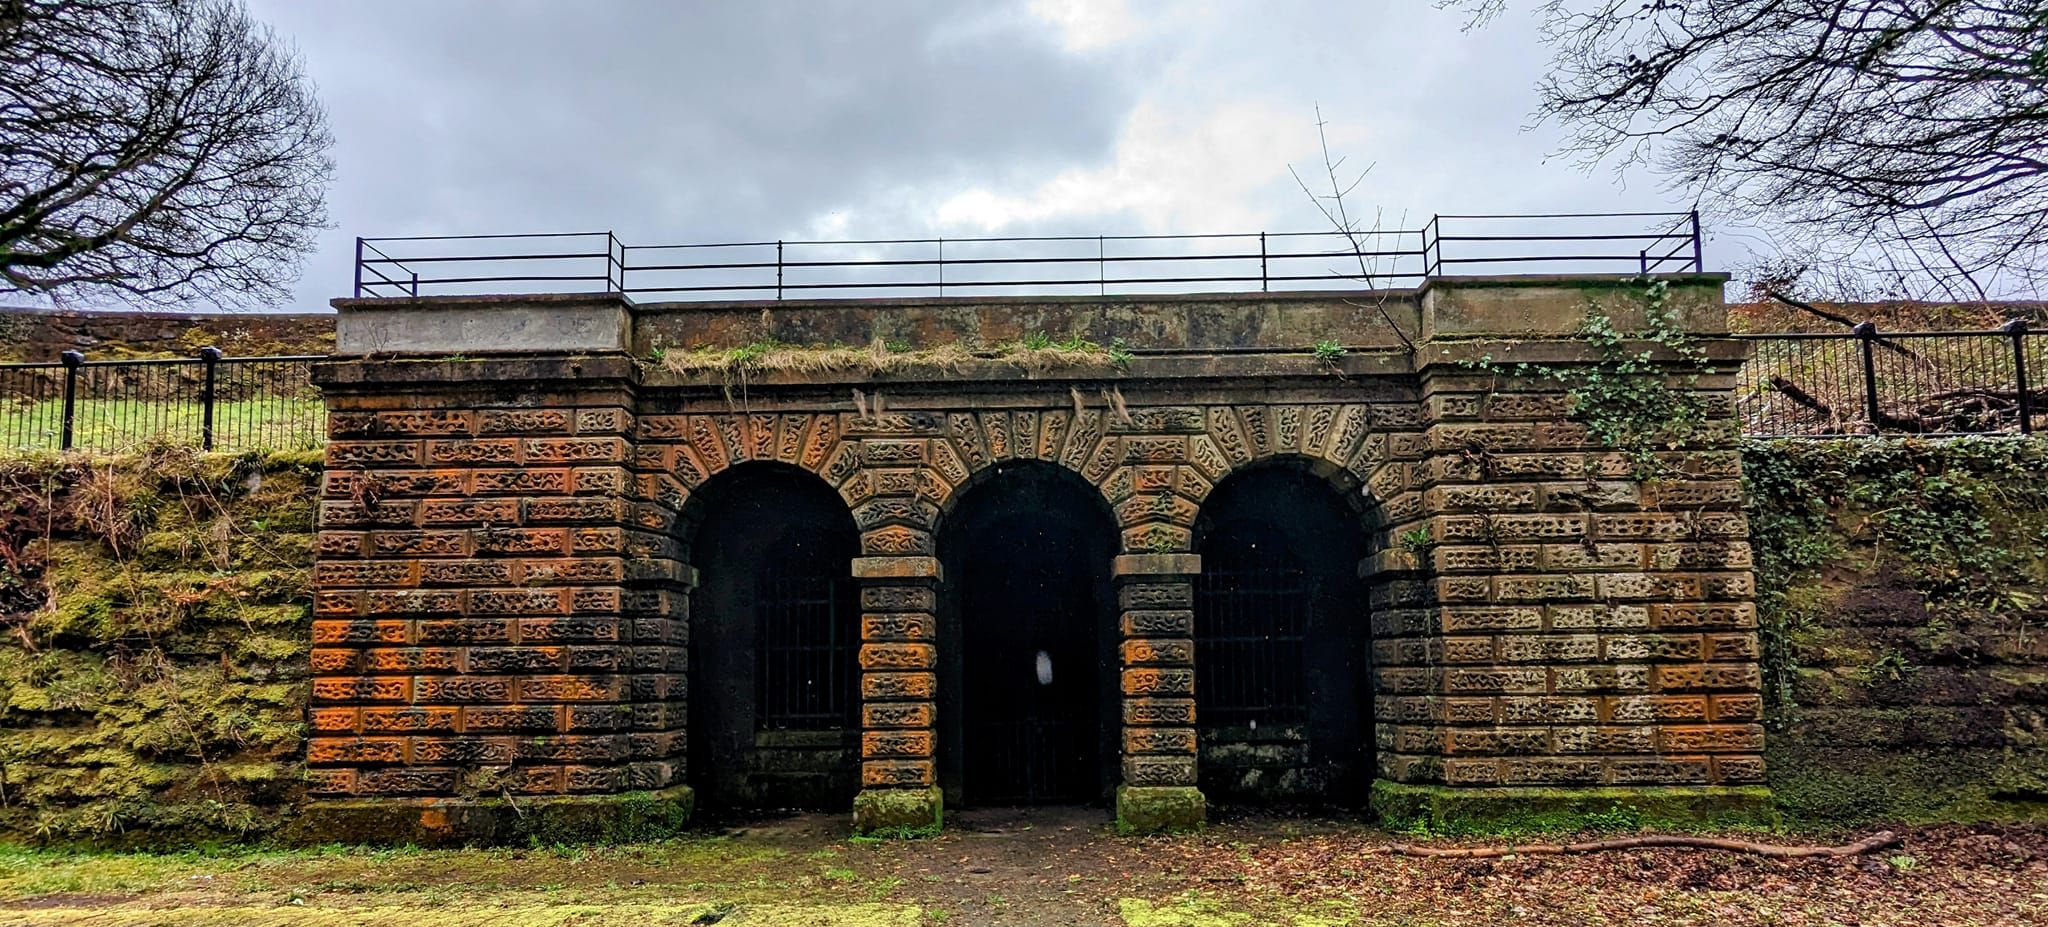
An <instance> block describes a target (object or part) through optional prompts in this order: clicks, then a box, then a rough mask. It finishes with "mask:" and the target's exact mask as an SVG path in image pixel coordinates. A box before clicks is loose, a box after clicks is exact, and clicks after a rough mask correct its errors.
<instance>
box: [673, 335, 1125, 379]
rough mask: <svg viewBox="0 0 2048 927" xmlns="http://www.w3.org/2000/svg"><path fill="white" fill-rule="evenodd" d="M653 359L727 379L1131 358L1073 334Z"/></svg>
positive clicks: (1073, 364) (772, 344)
mask: <svg viewBox="0 0 2048 927" xmlns="http://www.w3.org/2000/svg"><path fill="white" fill-rule="evenodd" d="M656 360H657V361H658V362H659V363H660V364H661V365H662V366H663V367H666V368H667V369H669V370H671V371H674V372H676V373H718V374H722V375H725V376H727V377H733V376H746V375H749V374H755V373H769V372H781V371H788V372H795V373H845V372H855V373H866V374H885V373H896V372H900V371H905V370H913V369H931V368H938V369H942V370H956V371H957V370H959V369H960V368H961V367H962V366H963V365H965V364H968V363H971V362H973V361H988V360H993V361H1005V362H1008V363H1011V364H1014V365H1016V366H1017V367H1019V368H1022V369H1024V370H1026V371H1030V372H1032V373H1040V372H1045V371H1051V370H1068V369H1076V368H1100V369H1110V370H1121V369H1123V368H1124V367H1125V366H1126V365H1128V364H1129V363H1130V360H1131V354H1130V352H1129V351H1128V350H1126V349H1125V348H1124V346H1123V344H1122V343H1121V342H1112V343H1110V344H1109V345H1107V346H1104V345H1101V344H1097V343H1095V342H1093V341H1089V340H1088V339H1086V338H1082V337H1080V336H1079V335H1076V336H1074V337H1072V338H1069V339H1067V340H1065V341H1058V340H1055V339H1053V338H1052V336H1050V335H1047V334H1046V333H1044V332H1035V333H1033V334H1030V335H1027V336H1025V337H1023V338H1021V339H1018V340H1016V341H1006V342H1003V343H1001V344H998V345H995V346H994V347H990V348H982V349H974V348H969V347H967V346H965V345H959V344H949V345H943V346H940V347H936V348H912V347H909V346H907V345H904V344H901V343H890V342H885V341H882V340H881V339H879V338H878V339H876V340H874V341H873V342H870V343H869V344H868V345H867V346H865V347H856V346H853V345H846V344H828V345H798V344H788V343H786V342H781V341H776V340H774V339H768V340H763V341H755V342H751V343H748V344H743V345H740V346H738V347H733V348H711V347H705V348H695V349H692V350H688V351H677V350H663V351H660V352H658V353H657V355H656Z"/></svg>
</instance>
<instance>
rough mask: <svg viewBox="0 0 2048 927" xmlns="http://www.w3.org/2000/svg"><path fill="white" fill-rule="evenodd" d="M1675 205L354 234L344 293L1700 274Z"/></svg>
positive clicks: (709, 291) (1164, 285)
mask: <svg viewBox="0 0 2048 927" xmlns="http://www.w3.org/2000/svg"><path fill="white" fill-rule="evenodd" d="M1704 266H1705V265H1704V263H1703V258H1702V255H1701V238H1700V220H1699V214H1698V213H1696V212H1686V213H1552V214H1546V215H1465V216H1432V217H1430V220H1429V221H1428V222H1427V223H1425V224H1423V225H1422V226H1421V227H1420V228H1413V229H1372V230H1367V231H1361V232H1357V233H1354V234H1351V235H1346V234H1344V233H1341V232H1334V231H1332V232H1244V233H1236V234H1222V235H1094V236H1035V237H1007V238H917V239H908V238H896V239H867V240H859V241H740V242H718V243H708V244H683V245H629V244H626V243H625V242H623V241H621V240H620V239H619V237H618V236H617V235H615V234H613V233H611V232H586V233H555V234H535V235H458V236H431V237H410V238H358V239H356V270H355V290H354V292H355V295H356V296H359V297H400V296H433V295H463V294H471V295H474V294H484V293H507V292H511V293H521V294H531V293H604V292H610V293H626V294H631V295H633V296H637V297H642V298H649V299H659V300H699V299H769V298H772V299H785V298H825V297H849V296H865V297H892V296H893V297H901V296H988V295H999V294H1031V295H1060V294H1067V295H1084V294H1091V293H1092V294H1097V295H1110V294H1120V295H1130V294H1145V293H1165V292H1179V293H1186V292H1191V291H1204V292H1232V291H1237V292H1277V291H1287V290H1309V289H1331V288H1387V287H1402V286H1414V285H1416V284H1420V283H1421V282H1422V281H1423V280H1425V279H1427V278H1429V277H1435V276H1440V275H1449V274H1460V273H1467V274H1480V273H1483V274H1528V273H1576V274H1587V273H1596V274H1649V273H1681V272H1688V271H1699V270H1701V269H1702V268H1703V267H1704Z"/></svg>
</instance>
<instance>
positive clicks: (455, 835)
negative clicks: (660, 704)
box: [280, 785, 697, 847]
mask: <svg viewBox="0 0 2048 927" xmlns="http://www.w3.org/2000/svg"><path fill="white" fill-rule="evenodd" d="M696 806H697V794H696V792H695V791H694V790H692V789H691V788H690V787H689V786H687V785H677V786H670V787H669V788H665V789H662V790H660V791H655V792H625V793H622V794H618V795H555V796H546V797H535V798H516V799H506V798H475V799H453V798H348V799H336V800H317V801H310V802H307V803H306V804H305V805H304V806H303V807H301V808H300V809H299V813H298V815H297V816H296V817H295V818H294V819H293V821H292V822H291V824H290V825H288V826H287V827H286V828H285V829H284V831H283V832H282V833H281V834H280V839H282V840H284V841H285V842H287V843H291V844H297V845H300V846H312V845H317V844H327V843H346V844H373V845H380V846H421V847H434V846H465V845H471V846H502V845H508V844H528V843H535V842H538V843H546V844H557V843H574V844H588V843H630V842H633V841H638V840H658V839H661V838H664V837H672V836H674V835H676V834H677V833H680V832H681V831H682V830H683V828H684V827H686V826H687V825H688V824H689V821H690V815H691V813H692V812H694V811H695V810H696Z"/></svg>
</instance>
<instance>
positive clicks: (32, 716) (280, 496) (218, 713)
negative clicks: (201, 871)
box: [0, 447, 320, 843]
mask: <svg viewBox="0 0 2048 927" xmlns="http://www.w3.org/2000/svg"><path fill="white" fill-rule="evenodd" d="M319 466H320V460H319V456H318V454H317V453H300V454H290V455H283V454H280V455H270V456H259V455H254V454H250V455H240V456H228V455H202V454H200V453H198V452H196V451H193V450H190V449H183V448H168V447H167V448H157V449H152V450H149V451H147V452H145V453H142V454H140V455H137V456H130V457H125V458H119V459H91V458H86V457H82V456H76V455H73V456H65V457H55V456H42V457H34V458H26V459H15V460H8V461H0V632H4V633H0V831H4V832H8V833H10V834H12V835H14V836H15V837H16V838H29V839H39V840H46V841H59V842H78V841H89V842H106V843H122V842H134V841H141V840H147V839H150V837H151V836H152V835H156V834H168V833H172V832H175V833H176V835H177V839H178V840H181V841H185V842H190V841H192V840H194V839H202V840H203V839H205V838H206V837H207V836H208V835H213V836H216V837H222V838H235V837H246V836H251V835H254V834H259V833H262V832H265V831H267V830H269V829H270V828H272V827H274V826H275V825H276V824H277V823H279V821H280V820H281V818H282V815H283V814H284V813H286V811H287V810H288V809H289V807H290V806H291V804H292V803H293V801H294V800H295V799H296V796H297V795H298V794H299V792H300V790H301V788H302V777H303V771H302V769H303V761H302V757H303V749H304V748H303V743H304V730H303V720H302V718H303V716H304V711H305V701H306V685H307V683H306V676H307V668H306V661H307V652H306V651H307V646H308V644H307V642H308V641H309V640H310V633H309V628H310V617H309V616H310V593H309V589H310V588H311V585H312V583H311V576H310V567H311V563H312V559H313V556H312V554H313V543H312V542H313V522H314V505H315V502H314V499H315V497H316V496H317V492H316V491H315V489H316V487H317V484H318V481H319Z"/></svg>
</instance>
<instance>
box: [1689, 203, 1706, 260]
mask: <svg viewBox="0 0 2048 927" xmlns="http://www.w3.org/2000/svg"><path fill="white" fill-rule="evenodd" d="M1692 272H1693V273H1696V274H1704V273H1706V272H1707V259H1706V255H1705V254H1704V253H1703V252H1702V250H1701V245H1700V211H1699V210H1697V209H1695V210H1693V211H1692Z"/></svg>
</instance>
